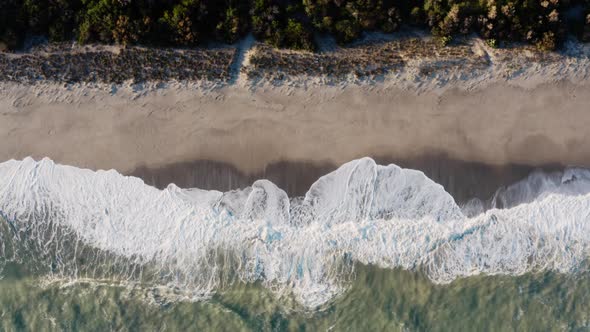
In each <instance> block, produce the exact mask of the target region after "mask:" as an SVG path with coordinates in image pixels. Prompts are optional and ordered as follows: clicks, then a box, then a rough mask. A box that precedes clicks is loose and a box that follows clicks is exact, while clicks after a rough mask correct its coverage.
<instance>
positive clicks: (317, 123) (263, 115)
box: [0, 36, 590, 199]
mask: <svg viewBox="0 0 590 332" xmlns="http://www.w3.org/2000/svg"><path fill="white" fill-rule="evenodd" d="M568 45H569V46H568V47H566V50H564V51H563V52H551V53H539V52H536V51H534V50H531V49H530V47H528V48H527V47H526V46H521V47H517V46H515V47H514V48H508V49H499V50H498V49H492V48H490V47H488V46H486V45H485V43H483V41H482V40H479V39H477V38H466V39H465V40H464V41H463V42H462V43H460V44H459V45H455V46H452V47H445V48H439V47H438V46H436V45H435V44H433V43H432V40H431V39H429V38H414V37H412V36H409V37H408V38H406V39H401V40H400V39H392V40H377V41H372V42H367V43H362V42H361V43H357V44H354V45H352V46H351V47H349V48H344V49H336V50H327V51H325V52H321V53H306V52H294V51H284V50H276V49H272V48H269V47H265V46H261V44H259V43H256V42H255V41H253V40H252V39H245V40H243V41H242V42H240V43H239V44H237V45H234V46H228V47H225V48H212V49H198V50H174V49H171V50H158V49H145V48H137V47H135V48H130V49H124V50H118V49H117V48H116V47H106V48H105V47H102V48H101V47H95V46H84V47H80V48H72V50H71V51H69V52H70V53H67V52H66V53H63V50H61V49H60V48H59V47H57V49H51V48H48V49H43V48H41V49H39V50H36V51H34V52H33V53H27V54H17V55H6V54H4V55H3V54H2V53H0V60H2V59H4V60H6V57H7V56H8V57H13V58H14V59H17V61H21V60H22V59H28V60H26V61H25V60H22V63H27V61H32V62H33V63H37V62H35V61H41V60H43V61H44V59H45V60H47V59H53V60H51V61H54V60H56V59H59V57H60V54H61V55H64V54H65V55H66V57H67V56H69V57H74V58H76V57H81V58H80V59H78V58H76V59H77V60H75V61H77V62H75V63H76V64H77V65H81V66H82V68H78V69H72V68H70V67H68V68H67V70H65V73H64V74H63V75H62V76H59V77H58V79H57V81H53V82H52V81H51V80H47V79H41V80H38V79H36V80H32V81H30V82H29V81H26V80H25V81H23V82H13V81H9V82H6V81H2V79H0V162H2V161H5V160H9V159H23V158H25V157H29V156H30V157H33V158H36V159H40V158H43V157H49V158H51V159H53V160H54V161H55V162H57V163H61V164H67V165H72V166H76V167H81V168H89V169H94V170H97V169H116V170H117V171H119V172H120V173H122V174H139V175H142V174H143V178H144V180H145V179H148V180H150V177H154V179H151V180H150V181H151V184H153V185H156V186H159V187H162V186H165V185H166V184H167V183H165V182H176V181H178V182H180V183H177V184H179V185H181V186H183V184H186V186H204V187H205V189H206V188H211V189H216V188H215V186H220V187H226V186H227V187H228V188H232V184H231V183H230V184H226V183H225V182H224V181H225V180H223V179H221V180H220V179H217V180H214V181H208V180H207V179H201V177H202V176H201V175H195V171H194V170H193V169H191V168H190V167H191V165H192V167H194V168H195V169H204V170H205V171H206V172H207V173H208V172H213V174H220V173H219V172H221V173H222V174H226V175H227V176H228V177H230V178H234V180H235V181H236V183H239V184H240V185H250V184H251V182H252V181H253V180H255V179H256V178H258V177H260V176H263V177H264V176H267V175H269V176H270V177H271V178H272V179H271V180H273V182H275V183H276V184H277V185H279V187H282V188H283V189H285V190H286V191H287V192H288V193H290V194H292V193H295V194H302V193H303V192H304V191H305V190H307V189H308V188H309V185H310V184H311V182H313V181H315V179H317V178H318V177H319V176H321V175H323V174H325V173H328V172H329V171H331V170H333V169H335V168H336V167H338V166H339V165H341V164H343V163H346V162H348V161H350V160H353V159H358V158H362V157H372V158H374V159H375V160H376V161H378V162H380V163H396V164H398V165H400V166H402V167H409V168H415V169H420V170H423V171H425V173H426V174H427V175H428V176H429V177H431V178H433V180H435V181H437V182H439V181H438V180H437V179H440V182H442V183H441V184H443V185H445V183H446V185H445V187H448V186H452V183H455V182H457V183H463V181H464V180H452V179H451V180H449V179H450V178H461V174H460V173H461V172H465V173H466V174H467V175H466V176H465V178H468V179H467V180H465V181H467V183H466V184H465V186H464V187H467V188H468V189H460V190H463V191H464V192H459V191H457V190H455V189H453V188H449V191H450V192H453V191H457V193H456V196H457V197H459V198H463V197H465V198H469V195H472V196H475V197H479V198H482V199H485V198H488V197H487V196H488V195H489V194H490V190H492V189H493V190H495V189H497V188H498V187H500V186H501V185H504V184H509V183H508V182H506V181H513V180H518V179H515V176H516V175H518V176H521V177H522V176H526V174H525V173H524V172H523V171H522V170H527V172H530V171H531V170H532V169H534V168H538V167H542V168H545V167H548V168H549V169H554V168H555V167H557V168H560V167H567V166H580V167H590V149H587V148H586V146H588V145H589V143H590V134H587V133H586V132H587V128H590V115H588V112H587V111H588V109H589V107H590V79H589V78H590V45H585V44H579V43H570V44H568ZM121 52H123V53H121ZM31 54H37V55H31ZM120 54H123V55H120ZM133 54H138V55H139V56H140V57H142V59H144V60H146V59H147V60H146V61H148V62H149V63H151V62H154V61H155V62H154V63H156V64H158V66H160V67H157V66H156V67H154V66H151V65H149V64H141V63H138V62H137V61H134V64H133V66H138V65H143V66H148V67H149V66H151V67H149V71H148V72H146V73H141V74H138V75H139V76H138V77H139V81H136V79H135V78H134V79H131V80H126V81H124V82H118V83H106V82H101V79H100V77H106V78H109V77H119V78H124V77H127V76H129V75H130V73H132V72H137V71H136V70H131V71H129V70H127V72H123V73H118V74H117V75H118V76H117V75H115V76H113V75H112V73H111V71H112V70H114V69H112V70H111V69H108V68H103V67H101V68H99V69H100V70H99V71H98V72H95V71H92V70H90V71H89V68H90V69H92V68H91V67H92V66H94V65H97V63H98V62H96V61H94V60H93V62H92V61H91V64H90V65H88V66H90V67H84V66H86V65H85V61H82V60H84V59H95V60H96V59H103V60H104V59H107V60H108V61H111V62H113V63H115V64H116V66H115V67H116V68H123V67H125V66H124V65H125V63H126V62H125V61H130V60H129V59H131V58H133V56H132V55H133ZM213 54H222V55H223V57H222V58H221V59H219V60H218V61H209V60H210V59H211V57H212V55H213ZM415 55H418V56H417V57H416V58H414V56H415ZM34 56H37V57H39V59H34ZM2 57H3V58H2ZM27 57H28V58H27ZM31 57H33V58H31ZM52 57H53V58H52ZM120 57H121V58H120ZM390 58H391V59H393V60H392V61H393V62H391V61H390ZM19 59H20V60H19ZM154 59H155V60H154ZM174 59H180V60H178V61H176V60H174ZM183 59H184V60H183ZM208 59H209V60H208ZM47 61H49V60H47ZM56 61H57V60H56ZM101 61H102V60H101ZM105 61H106V60H105ZM150 61H151V62H150ZM162 61H163V62H162ZM166 61H172V62H174V63H175V65H174V68H171V71H168V72H165V71H164V69H166V66H165V63H166ZM175 61H176V62H175ZM203 61H205V62H204V63H205V66H204V67H198V65H199V63H201V62H203ZM41 62H42V61H41ZM41 62H39V63H41ZM19 63H20V62H19ZM3 65H6V62H4V64H3ZM186 66H193V67H195V66H197V67H198V68H197V67H195V68H192V69H191V71H185V69H184V68H185V67H186ZM208 66H209V67H208ZM34 68H37V69H39V70H40V71H41V72H44V73H49V74H52V73H53V74H56V73H59V72H58V71H52V70H46V69H47V68H45V67H42V66H41V67H33V69H32V71H31V72H28V73H29V74H27V75H29V76H30V77H29V76H27V75H25V76H22V77H23V79H24V78H26V77H29V78H33V77H34V75H37V74H35V73H36V72H35V70H37V69H34ZM133 68H135V67H133ZM208 68H209V69H211V68H212V69H211V70H213V71H208V70H209V69H208ZM216 68H217V69H219V71H218V72H215V70H216ZM101 70H102V71H101ZM298 70H300V71H301V72H298ZM338 70H340V71H341V73H344V74H343V75H339V73H340V72H338ZM87 72H90V73H92V75H91V76H89V77H93V79H94V81H90V82H78V83H72V82H70V83H68V82H65V83H64V82H62V81H60V79H64V78H67V77H70V78H71V77H77V78H78V79H83V78H84V77H86V76H84V73H87ZM31 73H32V74H31ZM211 73H213V74H214V75H213V76H212V77H213V79H207V77H209V75H208V74H211ZM136 74H137V73H136ZM6 75H7V74H6V73H5V76H6ZM31 75H32V76H31ZM60 75H61V74H60ZM68 75H69V76H68ZM134 75H135V74H134ZM154 75H155V76H154ZM158 75H164V78H165V79H164V80H155V81H150V80H147V81H145V82H143V81H141V78H150V77H152V76H154V77H156V78H157V77H159V76H158ZM179 75H180V76H179ZM182 75H185V76H182ZM187 75H188V76H187ZM176 76H179V78H182V77H185V78H188V79H184V80H176V79H174V78H175V77H176ZM218 76H219V77H220V79H218V78H217V77H218ZM17 77H20V76H17ZM60 77H61V78H60ZM97 78H99V79H97ZM201 78H203V79H201ZM66 81H67V80H66ZM107 81H108V80H107ZM203 165H205V166H203ZM206 165H209V166H206ZM211 165H217V166H211ZM450 165H453V166H450ZM466 165H471V166H469V167H468V166H466ZM203 167H204V168H203ZM481 169H484V170H486V171H482V172H480V171H478V170H481ZM180 170H182V171H180ZM474 170H475V171H474ZM512 170H516V171H515V172H514V173H513V172H512ZM183 172H185V173H187V174H188V175H185V174H181V173H183ZM429 172H430V173H429ZM474 172H475V173H474ZM487 172H490V174H494V177H497V179H491V180H489V181H490V183H491V182H494V181H496V182H497V183H496V184H497V185H495V186H491V185H490V187H489V188H488V185H486V186H485V188H487V189H485V190H482V191H481V193H480V192H470V190H471V189H469V188H471V187H472V186H474V184H476V182H477V181H475V182H474V181H473V179H470V178H469V176H471V175H473V174H476V175H473V176H474V178H477V179H480V180H478V181H484V182H486V183H487V181H488V179H486V178H485V174H486V173H487ZM498 172H499V173H498ZM307 173H309V174H307ZM501 173H506V174H509V175H501ZM190 174H193V175H191V176H193V179H192V180H191V179H189V177H190V176H189V175H190ZM470 174H471V175H470ZM510 174H515V175H514V176H512V175H510ZM527 174H528V173H527ZM140 177H141V176H140ZM166 179H167V180H166ZM150 181H146V182H148V183H150ZM281 184H283V185H281ZM457 187H461V185H458V186H457ZM492 187H493V188H492ZM454 196H455V195H454Z"/></svg>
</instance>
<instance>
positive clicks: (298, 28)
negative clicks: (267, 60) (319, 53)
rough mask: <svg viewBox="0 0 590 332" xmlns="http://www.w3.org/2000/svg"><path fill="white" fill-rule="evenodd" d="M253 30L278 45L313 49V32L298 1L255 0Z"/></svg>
mask: <svg viewBox="0 0 590 332" xmlns="http://www.w3.org/2000/svg"><path fill="white" fill-rule="evenodd" d="M251 6H252V9H251V11H250V13H251V20H252V32H253V33H254V35H255V36H256V37H258V38H261V39H263V40H265V41H267V42H268V43H270V44H272V45H274V46H277V47H290V48H294V49H306V50H312V49H313V48H314V44H313V34H312V30H311V26H310V24H309V22H308V20H307V16H306V15H305V13H304V11H303V6H302V5H301V4H300V3H297V2H293V3H290V2H286V3H285V1H280V0H254V1H253V2H252V4H251Z"/></svg>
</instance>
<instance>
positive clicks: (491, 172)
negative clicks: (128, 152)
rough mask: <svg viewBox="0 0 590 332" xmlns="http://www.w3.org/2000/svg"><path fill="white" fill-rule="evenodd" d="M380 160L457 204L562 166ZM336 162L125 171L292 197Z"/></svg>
mask: <svg viewBox="0 0 590 332" xmlns="http://www.w3.org/2000/svg"><path fill="white" fill-rule="evenodd" d="M373 159H375V161H377V162H378V163H379V164H382V165H387V164H390V163H394V164H396V165H399V166H401V167H405V168H412V169H418V170H421V171H423V172H424V173H425V174H426V176H428V177H429V178H431V179H432V180H434V181H435V182H437V183H439V184H441V185H442V186H443V187H444V188H445V190H446V191H447V192H449V193H450V194H451V195H452V196H453V197H454V198H455V200H456V201H457V202H458V203H459V204H463V203H465V202H467V201H468V200H470V199H472V198H479V199H481V200H487V199H490V198H491V197H492V196H493V195H494V193H495V192H496V191H497V190H498V189H499V188H500V187H502V186H507V185H510V184H513V183H515V182H516V181H518V180H521V179H523V178H525V177H526V176H527V175H528V174H530V173H531V172H532V171H533V170H535V169H543V170H555V169H561V168H562V167H561V166H559V165H545V166H544V167H532V166H525V165H504V166H493V165H486V164H482V163H473V162H463V161H457V160H451V159H448V158H447V157H445V156H440V155H439V156H430V157H424V158H419V159H414V160H396V159H393V158H385V157H374V158H373ZM338 166H340V165H336V164H329V163H312V162H289V161H281V162H277V163H271V164H269V165H267V167H266V168H265V169H264V170H263V171H261V172H257V173H253V174H248V173H244V172H241V171H240V170H239V169H237V168H236V167H234V166H232V165H230V164H226V163H222V162H216V161H210V160H199V161H193V162H184V163H177V164H171V165H168V166H164V167H160V168H148V167H139V168H137V169H135V170H134V171H132V172H130V173H129V174H128V175H132V176H136V177H139V178H141V179H143V180H144V181H145V182H146V183H147V184H149V185H152V186H155V187H158V188H160V189H163V188H165V187H166V186H168V185H169V184H170V183H174V184H176V185H177V186H179V187H181V188H200V189H207V190H219V191H228V190H232V189H238V188H244V187H247V186H249V185H251V184H252V183H253V182H254V181H256V180H258V179H268V180H270V181H272V182H273V183H274V184H276V185H277V186H278V187H279V188H281V189H283V190H285V192H287V194H288V195H289V196H290V197H295V196H303V195H305V193H306V192H307V190H308V189H309V187H310V186H311V185H312V184H313V183H314V182H315V181H316V180H317V179H319V178H320V177H321V176H323V175H325V174H327V173H329V172H332V171H334V170H335V169H336V168H338Z"/></svg>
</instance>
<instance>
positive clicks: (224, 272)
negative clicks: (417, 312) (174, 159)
mask: <svg viewBox="0 0 590 332" xmlns="http://www.w3.org/2000/svg"><path fill="white" fill-rule="evenodd" d="M589 192H590V172H589V171H587V170H585V169H575V168H571V169H566V170H565V171H563V172H555V173H543V172H536V173H533V174H532V175H531V176H530V177H529V178H528V179H525V180H523V181H521V182H519V183H516V184H514V185H512V186H510V187H507V188H502V189H500V190H498V192H497V194H496V195H495V197H494V198H493V200H492V201H491V206H489V209H487V211H485V210H486V208H483V206H484V205H485V204H483V203H482V204H480V205H477V204H471V205H469V206H468V207H467V209H468V210H469V213H468V212H466V207H463V209H462V208H461V207H459V206H458V205H457V204H456V203H455V201H454V199H453V197H452V196H451V195H450V194H449V193H447V192H446V191H445V190H444V189H443V187H442V186H440V185H438V184H436V183H435V182H433V181H432V180H430V179H429V178H428V177H426V176H425V175H424V174H423V173H422V172H419V171H416V170H410V169H402V168H400V167H398V166H396V165H389V166H380V165H377V164H376V163H375V162H374V161H373V160H372V159H369V158H363V159H360V160H355V161H352V162H349V163H347V164H344V165H342V166H341V167H340V168H339V169H338V170H336V171H334V172H333V173H330V174H328V175H326V176H324V177H322V178H320V179H319V180H318V181H317V182H316V183H314V184H313V185H312V186H311V188H310V189H309V191H308V192H307V194H306V195H305V196H304V197H297V198H289V197H288V196H287V194H286V193H285V192H284V191H283V190H281V189H279V188H278V187H277V186H275V185H274V184H273V183H271V182H270V181H267V180H259V181H256V182H255V183H254V184H253V185H252V186H251V187H248V188H246V189H243V190H234V191H229V192H225V193H223V192H219V191H204V190H199V189H180V188H178V187H176V186H174V185H170V186H168V188H166V189H165V190H158V189H156V188H154V187H151V186H148V185H146V184H144V182H143V181H141V180H140V179H137V178H133V177H125V176H122V175H120V174H119V173H117V172H115V171H98V172H93V171H90V170H84V169H78V168H74V167H69V166H63V165H57V164H55V163H54V162H52V161H51V160H49V159H43V160H41V161H38V162H37V161H35V160H33V159H30V158H28V159H25V160H22V161H8V162H5V163H3V164H0V237H1V240H2V243H1V244H0V261H1V262H0V265H1V264H2V262H3V263H6V262H21V263H26V264H27V266H29V267H30V269H32V270H34V271H35V272H36V273H39V274H42V275H49V276H56V277H60V278H73V279H76V278H97V279H103V278H107V279H111V280H125V281H131V282H136V283H144V284H148V285H157V286H166V287H170V288H172V289H176V290H179V291H181V292H183V293H185V294H189V296H190V297H191V298H202V297H207V296H210V295H211V294H213V293H214V292H216V291H220V290H222V289H223V288H224V287H226V286H228V285H230V284H231V283H233V282H235V281H243V282H259V283H261V284H262V285H264V286H265V287H268V288H270V289H272V290H273V291H274V292H276V293H277V294H278V295H279V296H286V295H287V296H293V297H294V298H295V299H296V300H297V301H298V302H299V303H300V304H301V305H303V306H305V307H307V308H315V307H317V306H320V305H323V304H325V303H326V302H328V301H329V300H331V299H333V298H334V297H335V296H337V295H338V294H339V293H341V292H343V291H344V290H346V286H347V281H348V280H349V278H351V277H353V274H352V272H353V267H354V263H362V264H376V265H378V266H380V267H383V268H403V269H412V270H421V271H423V272H424V273H425V274H426V275H427V276H428V277H429V278H430V279H431V280H432V281H433V282H436V283H449V282H451V281H453V280H454V279H456V278H460V277H466V276H472V275H477V274H482V273H483V274H507V275H521V274H524V273H527V272H538V271H547V270H551V271H556V272H561V273H575V272H578V271H581V270H585V269H586V268H587V266H586V262H587V260H588V258H589V255H590V223H589V217H590V194H589ZM474 206H475V207H477V206H479V210H478V211H475V210H477V209H474ZM490 207H491V208H490Z"/></svg>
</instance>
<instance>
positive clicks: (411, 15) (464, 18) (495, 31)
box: [0, 0, 590, 50]
mask: <svg viewBox="0 0 590 332" xmlns="http://www.w3.org/2000/svg"><path fill="white" fill-rule="evenodd" d="M571 12H578V13H579V14H577V16H576V15H573V16H575V18H569V16H572V15H571ZM402 23H405V24H408V25H415V26H423V27H428V28H429V29H431V31H432V33H433V35H434V36H435V37H437V39H438V40H440V41H441V43H448V42H449V41H451V40H452V39H453V36H455V35H457V34H468V33H473V32H475V33H477V34H479V35H480V36H481V37H483V38H485V39H486V40H488V41H490V42H489V43H491V44H490V45H493V46H494V47H496V46H499V45H501V43H502V42H503V41H522V42H528V43H531V44H534V45H536V46H537V47H539V48H540V49H546V50H552V49H555V48H556V47H558V46H559V44H560V42H561V41H562V40H563V39H564V36H565V34H566V33H568V32H570V33H573V34H575V35H577V36H579V37H580V39H582V40H585V41H589V40H590V1H589V0H462V1H461V0H249V1H247V0H0V49H3V48H10V49H14V48H18V47H20V46H22V45H23V42H24V40H25V39H26V38H28V37H32V36H45V37H47V38H48V39H49V40H50V41H67V40H73V39H77V40H78V41H79V42H81V43H92V42H99V43H118V44H123V45H126V44H138V43H139V44H156V45H169V46H193V45H196V44H202V43H205V42H209V41H219V42H225V43H234V42H236V41H237V40H238V39H240V38H241V37H243V36H244V35H245V34H247V33H248V31H251V32H253V34H254V35H255V36H256V37H257V38H259V39H261V40H264V41H266V42H268V43H270V44H272V45H274V46H277V47H287V48H293V49H305V50H313V49H314V48H315V44H314V38H313V35H314V33H318V32H319V33H329V34H332V35H333V36H334V37H335V38H336V40H337V41H338V42H340V43H348V42H351V41H354V40H356V39H357V38H359V37H360V35H361V34H362V33H363V32H364V31H382V32H385V33H390V32H393V31H396V30H397V29H398V28H399V27H400V25H401V24H402ZM492 41H493V42H492Z"/></svg>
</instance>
